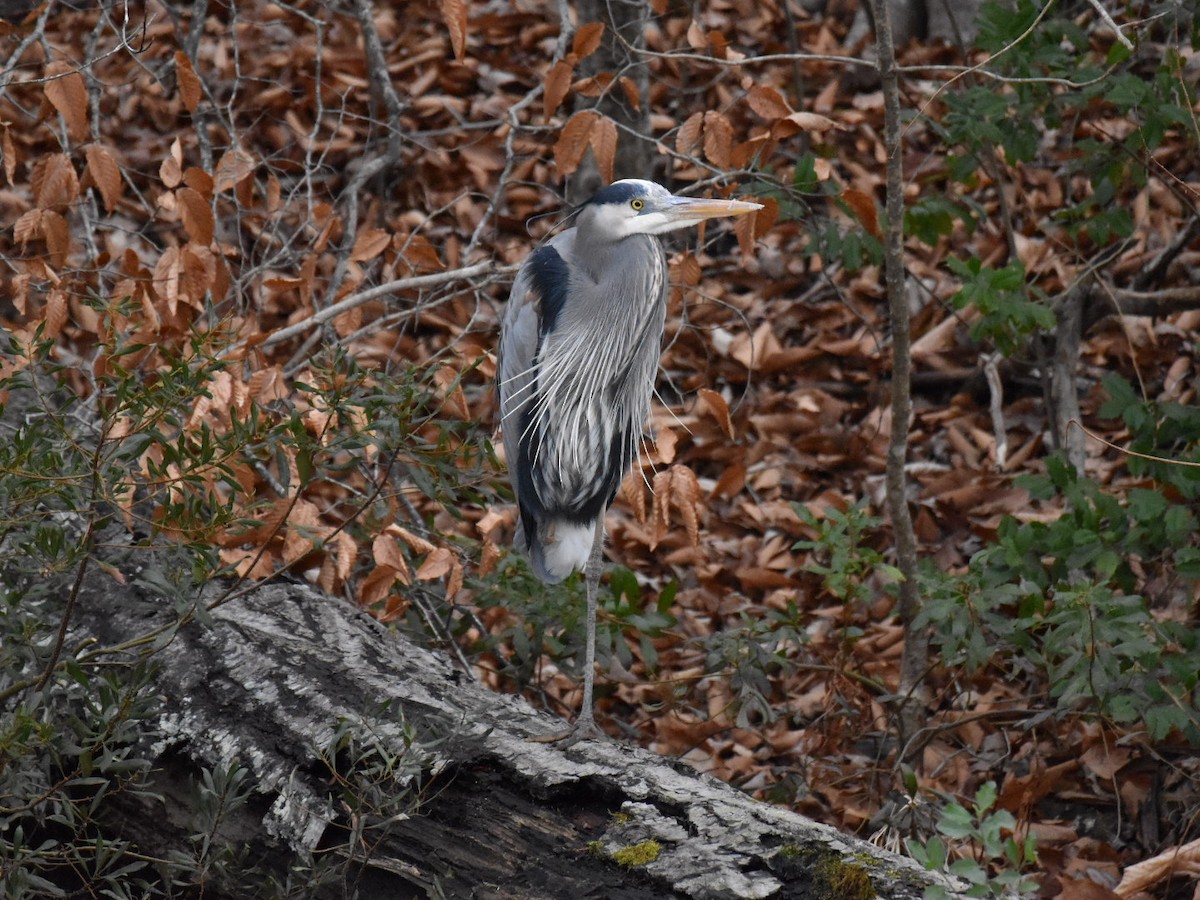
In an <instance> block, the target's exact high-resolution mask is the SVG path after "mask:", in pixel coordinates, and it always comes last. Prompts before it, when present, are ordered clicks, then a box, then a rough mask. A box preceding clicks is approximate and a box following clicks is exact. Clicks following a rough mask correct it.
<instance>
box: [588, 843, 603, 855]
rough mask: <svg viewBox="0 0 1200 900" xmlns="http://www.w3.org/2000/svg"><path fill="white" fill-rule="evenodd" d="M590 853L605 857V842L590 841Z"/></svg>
mask: <svg viewBox="0 0 1200 900" xmlns="http://www.w3.org/2000/svg"><path fill="white" fill-rule="evenodd" d="M587 847H588V853H590V854H592V856H604V855H605V854H604V841H588V845H587Z"/></svg>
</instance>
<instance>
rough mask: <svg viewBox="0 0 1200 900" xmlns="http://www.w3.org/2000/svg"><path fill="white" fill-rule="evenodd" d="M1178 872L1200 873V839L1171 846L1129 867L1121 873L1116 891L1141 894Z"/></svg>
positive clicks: (1126, 895)
mask: <svg viewBox="0 0 1200 900" xmlns="http://www.w3.org/2000/svg"><path fill="white" fill-rule="evenodd" d="M1178 873H1188V874H1190V875H1192V876H1196V875H1200V840H1195V841H1192V842H1191V843H1190V844H1184V845H1183V846H1182V847H1171V848H1169V849H1167V850H1164V851H1163V852H1162V853H1159V854H1158V855H1157V856H1152V857H1150V859H1146V860H1143V861H1142V862H1140V863H1135V864H1134V865H1132V866H1129V867H1127V868H1126V869H1125V871H1124V873H1122V875H1121V883H1120V884H1118V885H1117V887H1116V893H1117V895H1118V896H1120V897H1130V896H1132V895H1134V894H1140V893H1142V892H1145V891H1149V890H1150V889H1151V888H1153V887H1156V886H1157V885H1160V884H1162V883H1163V882H1165V881H1166V880H1167V879H1168V878H1170V877H1172V876H1173V875H1175V874H1178Z"/></svg>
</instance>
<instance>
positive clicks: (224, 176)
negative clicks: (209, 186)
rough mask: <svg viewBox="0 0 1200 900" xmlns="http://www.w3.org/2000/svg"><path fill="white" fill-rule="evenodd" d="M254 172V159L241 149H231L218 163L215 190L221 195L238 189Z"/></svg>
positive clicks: (214, 180) (214, 183) (214, 182)
mask: <svg viewBox="0 0 1200 900" xmlns="http://www.w3.org/2000/svg"><path fill="white" fill-rule="evenodd" d="M253 171H254V157H253V156H251V155H250V154H249V153H247V152H246V151H245V150H243V149H242V148H241V147H230V148H229V149H228V150H226V151H225V152H224V153H222V154H221V158H220V160H218V161H217V171H216V175H215V177H214V179H213V189H214V190H215V191H216V192H217V193H218V194H220V193H224V192H225V191H228V190H230V189H232V188H236V187H237V186H238V184H239V183H241V182H242V181H243V180H244V179H245V178H247V177H249V175H250V174H251V173H252V172H253Z"/></svg>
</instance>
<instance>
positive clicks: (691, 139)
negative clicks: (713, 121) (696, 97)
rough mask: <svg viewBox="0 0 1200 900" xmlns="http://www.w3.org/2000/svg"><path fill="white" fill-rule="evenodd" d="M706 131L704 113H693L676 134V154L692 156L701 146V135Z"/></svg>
mask: <svg viewBox="0 0 1200 900" xmlns="http://www.w3.org/2000/svg"><path fill="white" fill-rule="evenodd" d="M703 130H704V113H703V112H698V113H693V114H692V115H691V116H689V117H688V120H687V121H686V122H684V123H683V124H682V125H681V126H680V127H679V131H677V132H676V133H675V152H676V153H681V154H683V155H684V156H690V155H691V154H692V153H693V152H694V151H695V149H696V148H697V147H699V146H700V134H701V132H702V131H703Z"/></svg>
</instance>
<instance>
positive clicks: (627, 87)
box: [617, 75, 642, 112]
mask: <svg viewBox="0 0 1200 900" xmlns="http://www.w3.org/2000/svg"><path fill="white" fill-rule="evenodd" d="M617 84H619V85H620V86H621V90H622V92H624V94H625V99H626V100H628V101H629V105H630V106H632V107H633V108H634V110H635V111H637V112H641V111H642V94H641V92H640V91H639V90H638V86H637V83H636V82H635V81H634V80H633V79H632V78H630V77H629V76H627V75H622V76H621V77H620V78H618V79H617Z"/></svg>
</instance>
